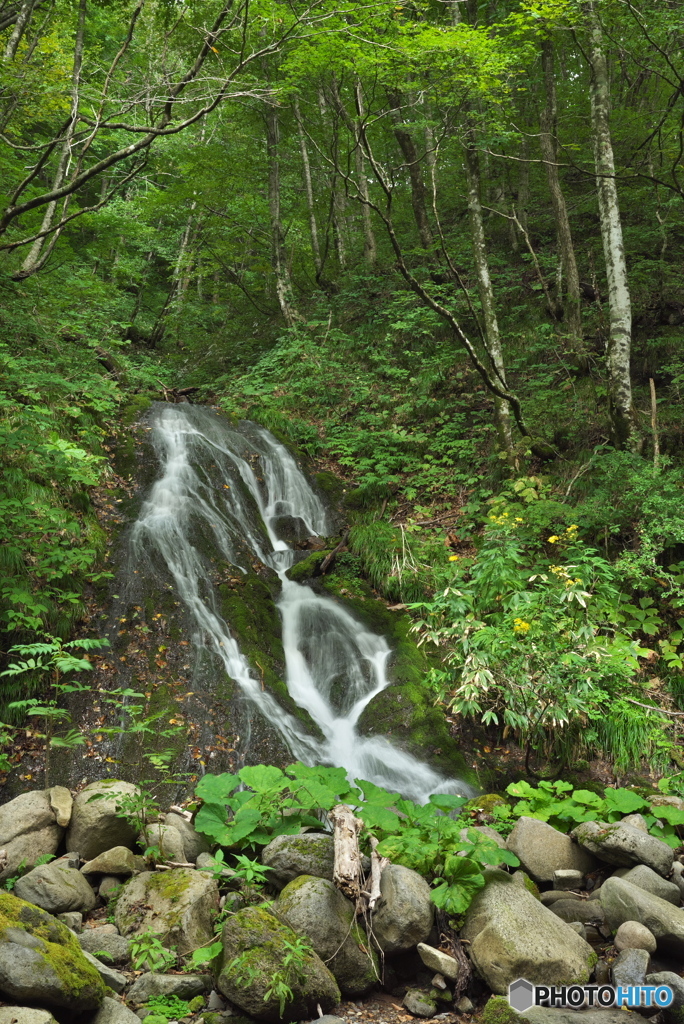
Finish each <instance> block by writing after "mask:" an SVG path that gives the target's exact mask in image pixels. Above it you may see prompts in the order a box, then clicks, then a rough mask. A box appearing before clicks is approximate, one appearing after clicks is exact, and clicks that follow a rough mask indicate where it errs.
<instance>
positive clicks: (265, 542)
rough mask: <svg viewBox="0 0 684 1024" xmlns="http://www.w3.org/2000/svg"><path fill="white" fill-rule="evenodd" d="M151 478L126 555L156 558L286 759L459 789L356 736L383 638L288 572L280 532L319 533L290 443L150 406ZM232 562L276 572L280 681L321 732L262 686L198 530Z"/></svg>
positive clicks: (395, 751) (377, 684)
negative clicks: (311, 730) (225, 614)
mask: <svg viewBox="0 0 684 1024" xmlns="http://www.w3.org/2000/svg"><path fill="white" fill-rule="evenodd" d="M151 415H152V418H151V424H152V430H153V443H154V446H155V449H156V451H157V454H158V456H159V459H160V462H161V473H160V476H159V479H158V480H157V481H156V483H155V484H154V485H153V487H152V491H151V493H150V495H149V498H148V499H147V501H145V503H144V504H143V507H142V509H141V512H140V516H139V518H138V520H137V522H136V523H135V525H134V527H133V534H132V545H133V552H134V557H136V558H142V557H143V556H144V555H147V556H150V555H154V554H155V553H156V554H157V555H159V556H161V558H162V560H163V562H164V563H165V565H166V566H167V568H168V570H169V572H170V573H171V576H172V577H173V579H174V581H175V585H176V588H177V590H178V594H179V596H180V598H181V600H182V601H183V603H184V604H185V606H186V608H187V609H188V611H189V613H190V615H191V617H192V620H193V621H194V623H195V624H196V627H197V631H198V638H201V641H202V642H204V643H205V644H208V645H209V646H210V648H211V649H213V651H214V652H215V653H216V654H217V655H218V657H219V658H220V660H221V662H222V663H223V666H224V668H225V671H226V673H227V674H228V676H229V677H230V678H231V679H233V680H234V681H235V682H236V683H237V685H238V687H239V688H240V691H241V693H242V695H243V696H244V697H245V698H246V699H247V700H249V701H251V702H252V704H253V705H255V706H256V708H257V709H258V710H259V712H261V714H262V715H264V716H265V717H266V719H268V721H269V722H270V723H271V725H272V726H273V727H274V728H275V729H276V730H277V731H278V732H279V733H280V735H281V736H282V738H283V740H284V742H285V744H286V745H287V747H288V749H289V750H290V752H291V753H292V755H293V757H294V758H296V759H298V760H300V761H303V762H304V763H306V764H330V765H336V766H342V767H344V768H346V770H347V772H348V773H349V776H350V778H352V779H353V778H362V779H367V780H369V781H371V782H375V783H376V784H377V785H380V786H384V787H385V788H387V789H390V790H396V791H399V792H400V793H402V794H403V795H404V796H407V797H410V798H411V799H414V800H416V801H419V802H424V801H425V800H427V798H428V796H429V795H430V794H431V793H434V792H467V791H468V787H467V786H466V785H465V784H464V783H462V782H460V781H459V780H454V779H445V778H443V777H442V776H440V775H438V774H437V773H436V772H435V771H433V770H432V769H431V768H430V767H429V766H428V765H426V764H424V763H423V762H421V761H419V760H418V759H417V758H415V757H413V756H411V755H410V754H408V753H406V752H405V751H403V750H401V749H400V748H399V747H397V746H395V745H394V744H393V743H391V742H390V741H389V740H388V739H386V738H383V737H365V736H361V735H359V733H358V731H357V723H358V720H359V717H360V715H361V713H362V711H363V710H364V708H365V707H366V706H367V705H368V703H369V702H370V701H371V700H372V699H373V697H374V696H375V695H376V694H377V693H379V692H380V691H381V690H383V689H384V688H385V687H386V686H388V684H389V679H388V677H387V660H388V657H389V655H390V653H391V652H390V648H389V647H388V645H387V642H386V641H385V639H384V638H383V637H381V636H377V635H376V634H374V633H371V632H369V631H368V630H367V628H366V627H365V626H364V625H363V624H362V623H361V622H359V621H358V620H357V619H355V618H354V617H353V616H352V615H351V614H350V613H349V612H348V611H347V610H346V609H345V608H344V607H343V606H342V605H340V604H338V603H337V602H336V601H333V600H331V599H330V598H327V597H322V596H320V595H319V594H316V593H314V591H313V590H312V589H311V588H310V587H306V586H302V585H301V584H298V583H295V582H293V581H292V580H289V579H288V578H287V576H286V572H287V570H288V569H289V568H290V566H291V565H292V564H293V562H294V559H295V557H296V552H295V551H294V550H293V549H292V548H291V547H290V545H289V544H288V543H287V542H286V541H285V540H283V539H282V538H281V537H280V536H279V533H281V534H282V533H283V532H287V530H286V529H284V527H286V526H287V525H288V524H289V526H290V532H291V529H292V525H293V523H294V524H295V525H296V526H298V527H299V529H300V531H301V533H302V535H303V536H310V537H313V536H325V535H326V532H327V529H328V524H327V522H326V513H325V509H324V508H323V505H322V504H321V502H320V500H319V499H318V497H317V496H316V494H315V493H314V492H313V490H312V489H311V487H310V486H309V484H308V482H307V480H306V478H305V477H304V475H303V473H302V472H301V470H300V469H299V467H298V466H297V463H296V462H295V460H294V459H293V457H292V455H291V454H290V452H289V451H288V450H287V448H285V446H284V445H282V444H280V443H279V442H278V441H277V440H276V438H274V437H273V435H272V434H270V433H269V432H268V431H267V430H264V429H263V428H261V427H258V426H257V425H256V424H253V423H248V422H243V423H241V424H240V425H239V428H238V429H234V428H232V427H231V426H230V425H229V424H228V423H227V421H226V420H224V419H223V418H221V417H220V416H219V415H217V414H216V413H213V412H212V411H210V410H208V409H203V408H201V407H198V406H190V405H187V404H183V405H158V406H156V407H154V409H153V411H152V414H151ZM203 536H204V537H206V536H209V537H211V539H212V543H213V545H214V546H215V548H216V549H217V551H218V552H220V554H221V555H222V557H223V558H225V559H226V561H227V562H229V563H231V565H233V566H235V568H236V569H237V570H238V571H242V572H243V573H244V572H247V568H246V566H247V565H248V564H250V563H251V562H253V560H254V559H256V560H258V561H259V562H261V563H263V564H264V565H267V566H269V567H270V568H272V569H273V570H274V571H275V572H276V573H277V574H278V576H279V578H280V581H281V584H282V591H281V595H280V598H279V601H278V607H279V610H280V614H281V617H282V639H283V648H284V652H285V663H286V683H287V687H288V690H289V693H290V695H291V696H292V698H293V700H294V701H295V703H296V704H297V705H298V706H299V707H302V708H304V709H306V711H308V713H309V715H310V716H311V718H312V719H313V721H314V722H316V723H317V725H318V726H319V728H320V730H321V732H322V734H323V737H324V740H323V741H321V739H320V737H315V736H311V735H309V734H308V733H307V731H306V729H305V727H304V726H303V725H302V723H301V722H300V721H298V720H297V719H296V718H295V717H294V716H293V715H290V714H289V713H287V712H286V711H285V710H284V709H283V708H282V707H281V706H280V704H279V703H278V701H277V700H276V699H275V698H274V697H273V696H272V695H271V694H269V693H268V692H267V691H265V690H263V689H262V685H261V682H260V679H259V678H258V676H257V675H256V673H255V671H254V668H253V667H252V666H251V665H250V664H249V663H248V661H247V659H246V658H245V656H244V654H243V653H242V652H241V650H240V647H239V645H238V643H237V641H236V639H235V637H234V636H233V635H232V633H231V628H230V623H229V622H225V621H224V620H223V618H222V617H221V614H220V611H219V609H218V603H217V601H216V598H215V594H214V588H213V584H212V580H211V576H210V572H209V567H208V565H207V563H206V560H205V558H204V557H203V555H202V554H201V550H200V549H201V544H199V539H200V538H201V537H203Z"/></svg>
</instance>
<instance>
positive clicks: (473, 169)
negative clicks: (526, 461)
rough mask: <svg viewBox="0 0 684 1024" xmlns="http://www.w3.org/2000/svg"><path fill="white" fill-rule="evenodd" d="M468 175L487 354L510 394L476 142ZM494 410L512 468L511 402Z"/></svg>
mask: <svg viewBox="0 0 684 1024" xmlns="http://www.w3.org/2000/svg"><path fill="white" fill-rule="evenodd" d="M464 163H465V171H466V181H467V185H468V212H469V214H470V229H471V233H472V238H473V253H474V256H475V269H476V272H477V287H478V293H479V296H480V305H481V306H482V318H483V321H484V333H485V342H486V346H487V353H488V355H489V358H490V360H491V363H492V368H493V371H494V376H495V378H496V379H497V380H498V382H499V385H500V386H501V387H502V388H503V389H504V390H506V371H505V369H504V361H503V352H502V349H501V338H500V335H499V322H498V320H497V316H496V308H495V306H494V290H493V288H492V281H491V277H490V275H489V260H488V258H487V243H486V240H485V233H484V224H483V221H482V204H481V202H480V161H479V158H478V152H477V149H476V148H475V146H474V145H473V144H472V141H470V142H469V144H468V145H467V146H466V150H465V161H464ZM494 408H495V410H496V424H497V429H498V432H499V442H500V444H501V447H502V449H503V450H504V451H505V452H506V454H507V455H508V458H509V461H510V462H511V464H514V463H515V453H514V448H513V437H512V430H511V412H510V407H509V404H508V402H506V401H505V399H503V398H501V397H499V395H495V396H494Z"/></svg>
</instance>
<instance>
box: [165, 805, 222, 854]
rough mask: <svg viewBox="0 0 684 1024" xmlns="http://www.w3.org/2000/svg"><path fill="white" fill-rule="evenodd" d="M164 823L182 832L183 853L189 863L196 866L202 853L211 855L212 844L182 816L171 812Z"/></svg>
mask: <svg viewBox="0 0 684 1024" xmlns="http://www.w3.org/2000/svg"><path fill="white" fill-rule="evenodd" d="M164 822H165V824H167V825H171V826H173V828H175V829H176V830H177V831H178V832H180V835H181V839H182V840H183V853H184V856H185V859H186V860H187V861H190V862H191V863H193V864H194V863H195V861H196V860H197V858H198V857H199V855H200V854H201V853H209V851H210V850H211V843H210V842H209V840H208V839H207V837H206V836H203V835H201V834H200V833H199V832H197V831H195V828H194V827H193V825H192V824H191V823H190V822H189V821H188V820H187V819H186V818H184V817H183V815H182V814H176V813H175V811H169V813H168V814H167V815H166V817H165V818H164Z"/></svg>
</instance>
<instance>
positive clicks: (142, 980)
mask: <svg viewBox="0 0 684 1024" xmlns="http://www.w3.org/2000/svg"><path fill="white" fill-rule="evenodd" d="M210 987H211V985H210V978H209V976H208V975H206V974H155V973H153V972H152V971H149V972H148V973H147V974H141V975H140V977H139V978H136V979H135V981H134V982H133V984H132V985H131V987H130V989H129V990H128V993H127V996H126V998H127V999H129V1000H130V1001H131V1002H132V1003H136V1004H137V1003H146V1002H148V1001H149V1000H150V999H151V998H152V997H153V996H177V997H178V998H179V999H194V997H195V996H201V995H203V994H204V993H205V992H206V991H207V989H208V988H210Z"/></svg>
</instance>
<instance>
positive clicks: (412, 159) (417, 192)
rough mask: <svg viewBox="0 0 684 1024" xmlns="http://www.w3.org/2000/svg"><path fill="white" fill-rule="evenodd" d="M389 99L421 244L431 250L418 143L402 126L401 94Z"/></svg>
mask: <svg viewBox="0 0 684 1024" xmlns="http://www.w3.org/2000/svg"><path fill="white" fill-rule="evenodd" d="M388 99H389V104H390V107H391V109H392V111H393V115H392V117H393V120H394V137H395V139H396V140H397V142H398V143H399V148H400V150H401V152H402V155H403V157H404V162H405V163H406V168H407V170H408V173H409V179H410V181H411V206H412V208H413V216H414V218H415V221H416V227H417V228H418V234H419V236H420V244H421V246H422V247H423V249H425V250H427V251H428V252H431V250H432V247H433V242H434V239H433V237H432V228H431V227H430V221H429V220H428V214H427V199H426V195H425V184H424V182H423V174H422V171H421V167H420V159H419V157H418V151H417V149H416V144H415V142H414V141H413V136H412V135H411V133H410V132H408V131H406V129H405V128H404V127H402V121H401V113H400V111H401V107H402V105H403V100H402V96H401V94H400V93H398V92H390V93H388Z"/></svg>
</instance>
